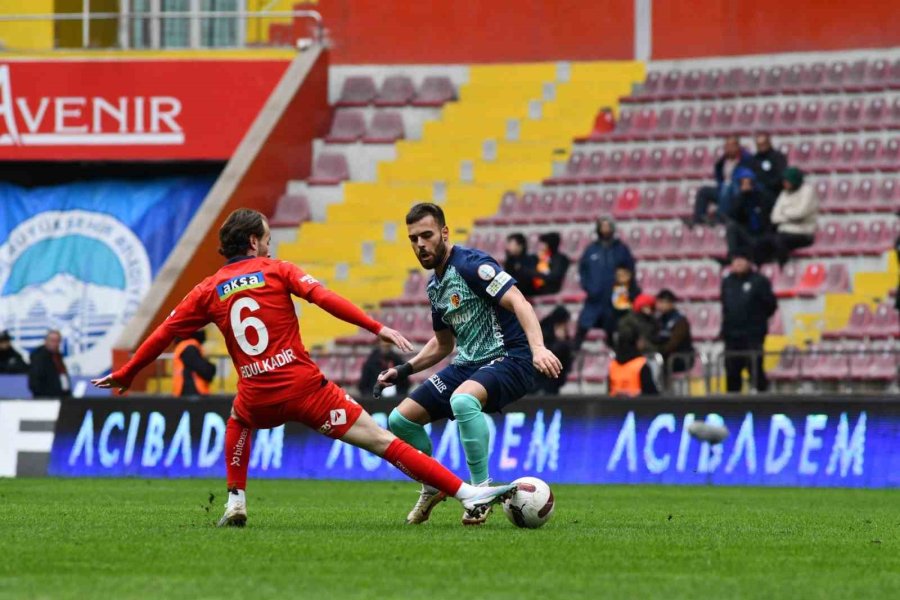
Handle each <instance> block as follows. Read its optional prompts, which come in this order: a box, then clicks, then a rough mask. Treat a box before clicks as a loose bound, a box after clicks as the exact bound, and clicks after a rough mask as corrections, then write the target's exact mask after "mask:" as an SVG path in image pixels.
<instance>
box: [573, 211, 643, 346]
mask: <svg viewBox="0 0 900 600" xmlns="http://www.w3.org/2000/svg"><path fill="white" fill-rule="evenodd" d="M620 266H625V267H628V269H629V270H631V272H632V273H633V272H634V270H635V264H634V257H633V256H632V255H631V249H629V248H628V246H627V245H626V244H625V243H623V242H622V241H621V240H619V239H618V238H617V237H616V222H615V221H614V220H613V218H612V217H609V216H603V217H600V218H599V219H597V240H596V241H595V242H593V243H592V244H591V245H590V246H588V247H587V249H586V250H585V251H584V254H583V255H582V256H581V260H579V261H578V275H579V277H580V278H581V287H582V289H584V291H585V292H586V293H587V299H586V300H585V303H584V308H583V309H582V311H581V315H580V316H579V317H578V331H577V332H576V334H575V344H574V346H575V350H576V351H577V350H579V349H580V348H581V345H582V344H583V343H584V338H585V337H587V333H588V331H589V330H591V329H592V328H594V327H604V328H608V327H610V320H611V319H612V290H613V285H614V284H615V275H616V269H617V268H618V267H620Z"/></svg>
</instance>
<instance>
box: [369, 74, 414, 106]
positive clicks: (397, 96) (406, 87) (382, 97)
mask: <svg viewBox="0 0 900 600" xmlns="http://www.w3.org/2000/svg"><path fill="white" fill-rule="evenodd" d="M415 94H416V88H415V86H413V82H412V79H410V78H409V77H407V76H405V75H391V76H388V77H385V78H384V81H383V82H382V84H381V89H380V90H379V91H378V95H377V96H375V106H406V105H407V104H409V102H410V101H411V100H412V99H413V97H414V96H415Z"/></svg>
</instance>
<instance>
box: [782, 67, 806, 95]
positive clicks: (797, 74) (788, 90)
mask: <svg viewBox="0 0 900 600" xmlns="http://www.w3.org/2000/svg"><path fill="white" fill-rule="evenodd" d="M808 81H809V76H808V73H807V68H806V65H791V66H790V67H788V68H787V69H786V70H785V71H784V74H783V75H782V77H781V81H780V82H779V86H778V89H777V91H778V92H779V93H781V94H787V95H791V94H799V93H801V92H802V91H803V88H804V86H806V85H807V82H808Z"/></svg>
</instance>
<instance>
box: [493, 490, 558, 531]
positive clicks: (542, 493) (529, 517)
mask: <svg viewBox="0 0 900 600" xmlns="http://www.w3.org/2000/svg"><path fill="white" fill-rule="evenodd" d="M513 483H515V484H516V485H517V486H518V491H517V492H516V493H515V494H514V495H513V497H512V498H510V499H509V500H507V501H506V502H504V503H503V512H504V513H506V518H507V519H509V521H510V522H511V523H512V524H513V525H515V526H516V527H524V528H526V529H537V528H538V527H541V526H543V525H544V523H546V522H547V521H549V520H550V517H552V516H553V509H554V503H553V491H552V490H551V489H550V486H549V485H547V484H546V483H545V482H543V481H541V480H540V479H538V478H537V477H520V478H519V479H516V480H515V481H513Z"/></svg>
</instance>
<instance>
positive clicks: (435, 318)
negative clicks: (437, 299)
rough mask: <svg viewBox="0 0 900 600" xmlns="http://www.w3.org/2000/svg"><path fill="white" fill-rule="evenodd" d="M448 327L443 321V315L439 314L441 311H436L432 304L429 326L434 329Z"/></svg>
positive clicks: (440, 329) (441, 329)
mask: <svg viewBox="0 0 900 600" xmlns="http://www.w3.org/2000/svg"><path fill="white" fill-rule="evenodd" d="M448 327H449V325H447V324H446V323H444V318H443V315H441V313H439V312H438V311H437V309H435V308H434V306H432V307H431V328H432V329H433V330H434V331H443V330H444V329H447V328H448Z"/></svg>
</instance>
